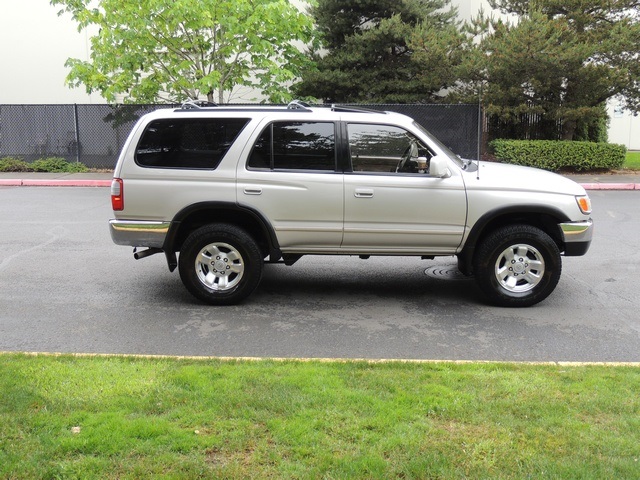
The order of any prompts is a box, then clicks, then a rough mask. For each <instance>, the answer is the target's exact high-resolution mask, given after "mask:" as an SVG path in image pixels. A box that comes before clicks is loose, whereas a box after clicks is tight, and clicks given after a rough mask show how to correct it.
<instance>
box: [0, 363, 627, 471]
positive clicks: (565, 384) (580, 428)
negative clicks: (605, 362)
mask: <svg viewBox="0 0 640 480" xmlns="http://www.w3.org/2000/svg"><path fill="white" fill-rule="evenodd" d="M639 392H640V368H639V367H633V366H571V365H561V364H558V365H556V364H554V365H526V364H500V363H473V364H472V363H465V364H457V363H417V364H416V363H399V362H386V363H366V362H320V361H310V362H303V361H275V360H274V361H270V360H264V361H223V360H198V359H169V358H127V357H82V356H59V357H56V356H28V355H20V354H0V478H9V479H10V478H20V479H25V478H26V479H30V478H43V479H45V478H65V479H66V478H82V479H85V478H95V479H110V478H112V479H116V478H117V479H121V478H149V477H153V478H185V479H193V478H278V479H279V478H303V479H307V478H308V479H316V478H338V479H341V478H342V479H347V478H380V479H387V478H465V477H467V478H513V479H522V478H567V479H575V478H593V479H599V478H638V477H639V476H640V395H639Z"/></svg>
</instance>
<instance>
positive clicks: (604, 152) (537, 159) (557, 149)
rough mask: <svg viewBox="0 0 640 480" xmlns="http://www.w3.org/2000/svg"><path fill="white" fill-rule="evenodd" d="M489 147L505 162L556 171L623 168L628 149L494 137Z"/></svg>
mask: <svg viewBox="0 0 640 480" xmlns="http://www.w3.org/2000/svg"><path fill="white" fill-rule="evenodd" d="M489 145H490V147H491V149H492V151H493V153H494V154H495V156H496V158H497V159H498V160H500V161H502V162H504V163H513V164H515V165H525V166H529V167H537V168H542V169H544V170H551V171H557V170H562V169H570V170H576V171H585V170H612V169H617V168H621V167H622V164H623V163H624V160H625V155H626V152H627V149H626V148H625V147H624V146H623V145H615V144H611V143H593V142H566V141H553V140H493V141H492V142H491V143H490V144H489Z"/></svg>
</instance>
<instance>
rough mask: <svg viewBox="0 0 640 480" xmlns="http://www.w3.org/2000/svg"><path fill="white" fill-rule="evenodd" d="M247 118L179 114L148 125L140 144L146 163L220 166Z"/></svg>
mask: <svg viewBox="0 0 640 480" xmlns="http://www.w3.org/2000/svg"><path fill="white" fill-rule="evenodd" d="M248 122H249V119H247V118H177V119H162V120H154V121H152V122H151V123H149V125H147V127H146V129H145V131H144V133H143V134H142V137H141V139H140V142H139V143H138V146H137V148H136V153H135V160H136V163H137V164H138V165H140V166H142V167H151V168H181V169H205V170H213V169H215V168H217V167H218V165H219V164H220V161H221V160H222V158H223V157H224V156H225V154H226V153H227V151H228V150H229V148H230V147H231V145H233V142H234V141H235V139H236V138H237V136H238V134H239V133H240V132H241V131H242V129H243V128H244V127H245V125H246V124H247V123H248Z"/></svg>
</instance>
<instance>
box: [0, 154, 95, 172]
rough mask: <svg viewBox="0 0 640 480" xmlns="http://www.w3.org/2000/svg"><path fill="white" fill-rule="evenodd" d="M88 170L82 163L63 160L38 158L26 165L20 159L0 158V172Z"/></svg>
mask: <svg viewBox="0 0 640 480" xmlns="http://www.w3.org/2000/svg"><path fill="white" fill-rule="evenodd" d="M88 171H89V169H88V168H87V166H86V165H85V164H84V163H79V162H67V161H66V160H65V159H64V158H60V157H49V158H40V159H38V160H36V161H34V162H33V163H28V162H25V161H24V160H22V159H21V158H15V157H4V158H0V172H52V173H82V172H88Z"/></svg>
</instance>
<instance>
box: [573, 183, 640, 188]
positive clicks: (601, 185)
mask: <svg viewBox="0 0 640 480" xmlns="http://www.w3.org/2000/svg"><path fill="white" fill-rule="evenodd" d="M580 185H582V186H583V187H584V189H585V190H640V183H581V184H580Z"/></svg>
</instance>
